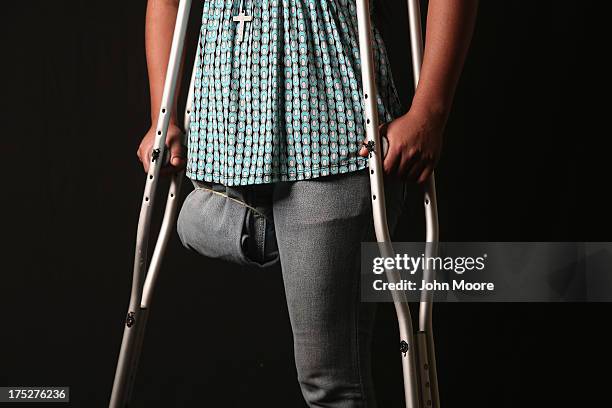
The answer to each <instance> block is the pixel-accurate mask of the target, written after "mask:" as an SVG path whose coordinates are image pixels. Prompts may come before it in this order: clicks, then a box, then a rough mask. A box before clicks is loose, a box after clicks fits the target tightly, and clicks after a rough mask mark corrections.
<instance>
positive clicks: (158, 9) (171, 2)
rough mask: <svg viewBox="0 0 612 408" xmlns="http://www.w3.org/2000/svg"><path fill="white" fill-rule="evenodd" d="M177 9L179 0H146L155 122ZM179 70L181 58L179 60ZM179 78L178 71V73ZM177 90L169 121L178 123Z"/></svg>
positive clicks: (148, 68)
mask: <svg viewBox="0 0 612 408" xmlns="http://www.w3.org/2000/svg"><path fill="white" fill-rule="evenodd" d="M177 11H178V0H149V1H148V2H147V14H146V23H145V49H146V57H147V72H148V74H149V88H150V94H151V121H152V125H153V126H155V124H156V122H157V117H158V116H159V109H160V105H161V100H162V94H163V90H164V82H165V80H166V72H167V68H168V60H169V58H170V48H171V47H172V36H173V33H174V25H175V22H176V14H177ZM181 71H182V61H181ZM179 78H180V75H179ZM177 96H178V87H177V92H176V95H175V98H174V101H173V104H172V106H171V108H170V112H171V116H170V123H171V124H175V125H176V124H177V123H178V122H177V114H176V100H177Z"/></svg>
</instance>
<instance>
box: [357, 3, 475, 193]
mask: <svg viewBox="0 0 612 408" xmlns="http://www.w3.org/2000/svg"><path fill="white" fill-rule="evenodd" d="M477 8H478V0H461V1H457V0H430V1H429V7H428V10H427V30H426V33H425V49H424V53H423V65H422V67H421V76H420V79H419V84H418V86H417V89H416V91H415V95H414V98H413V101H412V105H411V107H410V110H409V111H408V112H407V113H406V114H404V115H402V116H400V117H398V118H396V119H395V120H392V121H391V122H389V123H383V124H381V125H380V126H379V131H380V133H381V136H382V135H386V136H387V139H388V140H389V150H388V151H387V155H386V156H385V158H384V161H383V172H384V174H385V175H386V176H389V177H393V178H399V179H403V180H406V179H408V180H412V181H416V182H417V183H419V184H422V183H424V182H425V181H427V179H428V178H429V176H430V175H431V174H432V172H433V171H434V168H435V167H436V165H437V163H438V161H439V159H440V154H441V151H442V139H443V133H444V127H445V125H446V121H447V119H448V115H449V112H450V109H451V105H452V100H453V97H454V93H455V88H456V86H457V82H458V81H459V76H460V73H461V70H462V68H463V63H464V61H465V56H466V54H467V50H468V47H469V43H470V40H471V38H472V32H473V28H474V21H475V19H476V11H477ZM366 142H367V139H366ZM359 155H360V156H363V157H368V151H367V149H366V148H365V147H362V148H361V150H360V151H359Z"/></svg>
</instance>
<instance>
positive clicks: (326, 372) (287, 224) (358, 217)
mask: <svg viewBox="0 0 612 408" xmlns="http://www.w3.org/2000/svg"><path fill="white" fill-rule="evenodd" d="M368 171H369V170H368V169H364V170H362V171H356V172H350V173H345V174H339V175H333V176H324V177H320V178H315V179H309V180H300V181H296V182H283V183H279V184H278V185H277V186H276V188H275V191H274V196H273V213H274V220H275V229H276V238H277V242H278V249H279V253H280V258H281V268H282V272H283V281H284V286H285V292H286V296H287V305H288V309H289V316H290V321H291V326H292V329H293V337H294V339H293V340H294V348H295V350H294V352H295V360H296V367H297V372H298V380H299V382H300V387H301V389H302V393H303V395H304V398H305V399H306V402H307V403H308V404H309V406H311V407H333V408H341V407H342V408H349V407H351V408H352V407H368V408H373V407H375V406H376V402H375V396H374V389H373V385H372V379H371V370H370V352H369V349H370V339H371V332H372V327H373V321H374V315H375V307H376V304H375V303H361V302H360V288H359V284H360V248H361V242H362V241H373V240H375V237H374V235H373V234H374V232H373V231H374V228H373V220H372V206H371V201H370V183H369V173H368ZM385 186H386V187H387V188H386V196H387V201H388V202H387V208H388V222H389V224H390V228H392V229H393V228H394V227H395V224H396V223H397V219H398V217H399V212H400V209H401V207H402V205H401V203H402V201H403V197H404V184H403V183H401V182H399V181H391V182H390V181H388V180H386V181H385Z"/></svg>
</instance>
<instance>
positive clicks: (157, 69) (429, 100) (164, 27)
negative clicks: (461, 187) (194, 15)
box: [137, 0, 478, 184]
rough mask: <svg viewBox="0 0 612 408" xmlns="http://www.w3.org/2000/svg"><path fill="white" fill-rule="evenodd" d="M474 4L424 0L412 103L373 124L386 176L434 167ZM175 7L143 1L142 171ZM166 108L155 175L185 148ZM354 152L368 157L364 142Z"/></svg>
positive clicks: (422, 174)
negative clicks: (146, 115) (146, 90)
mask: <svg viewBox="0 0 612 408" xmlns="http://www.w3.org/2000/svg"><path fill="white" fill-rule="evenodd" d="M477 8H478V0H461V1H457V0H430V1H429V6H428V10H427V30H426V33H425V49H424V53H423V66H422V68H421V77H420V79H419V84H418V87H417V89H416V91H415V95H414V98H413V101H412V105H411V107H410V110H409V111H408V112H407V113H406V114H404V115H402V116H400V117H398V118H396V119H395V120H393V121H391V122H389V123H384V124H381V125H380V127H379V130H380V132H381V135H386V136H387V138H388V140H389V150H388V152H387V155H386V156H385V159H384V161H383V170H384V173H385V175H386V176H388V177H393V178H400V179H408V180H413V181H416V182H418V183H419V184H422V183H424V182H425V181H426V180H427V179H428V178H429V176H430V175H431V174H432V172H433V170H434V168H435V167H436V165H437V163H438V161H439V159H440V154H441V151H442V139H443V133H444V127H445V126H446V121H447V119H448V115H449V112H450V109H451V105H452V100H453V97H454V93H455V89H456V86H457V82H458V81H459V76H460V73H461V70H462V68H463V63H464V61H465V56H466V54H467V50H468V47H469V43H470V40H471V37H472V32H473V28H474V21H475V19H476V11H477ZM177 10H178V1H177V0H149V1H148V2H147V12H146V22H145V48H146V57H147V70H148V74H149V85H150V92H151V123H152V125H151V128H150V129H149V130H148V131H147V133H146V134H145V136H144V137H143V139H142V142H141V143H140V146H139V147H138V151H137V155H138V158H139V159H140V161H141V162H142V164H143V168H144V171H145V172H148V170H149V163H150V162H151V152H152V150H153V144H154V141H155V130H156V129H155V126H156V124H157V117H158V114H159V108H160V104H161V98H162V92H163V86H164V80H165V77H166V69H167V65H168V58H169V55H170V48H171V45H172V34H173V31H174V24H175V21H176V14H177ZM181 72H182V66H181ZM177 94H178V92H177ZM171 112H172V115H171V118H170V126H169V128H168V136H167V138H166V146H168V148H169V152H170V162H169V163H168V165H167V166H164V167H162V169H161V170H160V174H161V175H167V174H171V173H174V172H177V171H179V170H181V169H183V168H184V167H185V163H186V148H185V146H184V145H182V131H181V128H180V126H179V125H178V121H177V118H176V100H175V101H174V106H173V108H172V110H171ZM366 141H367V140H366ZM359 154H360V155H361V156H363V157H368V151H367V149H365V148H364V147H362V148H361V150H360V151H359Z"/></svg>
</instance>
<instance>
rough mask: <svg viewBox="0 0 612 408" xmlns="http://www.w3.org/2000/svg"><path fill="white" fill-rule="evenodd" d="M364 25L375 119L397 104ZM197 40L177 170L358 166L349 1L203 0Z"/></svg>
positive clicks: (258, 172) (378, 48) (305, 172)
mask: <svg viewBox="0 0 612 408" xmlns="http://www.w3.org/2000/svg"><path fill="white" fill-rule="evenodd" d="M370 15H371V17H372V16H373V7H372V6H370ZM372 30H373V36H374V41H373V51H374V60H375V63H374V65H375V69H376V82H377V87H378V95H377V104H378V113H379V118H380V122H381V123H383V122H388V121H391V120H392V119H394V118H396V117H398V116H400V115H401V114H402V113H403V112H402V106H401V103H400V100H399V97H398V94H397V90H396V89H395V85H394V84H393V79H392V75H391V70H390V66H389V62H388V59H387V54H386V51H385V46H384V43H383V41H382V38H381V36H380V33H379V32H378V30H377V29H376V27H375V26H373V27H372ZM199 44H200V52H199V54H198V55H197V56H196V58H197V60H196V70H195V84H194V93H193V95H194V100H193V106H194V109H193V112H192V113H191V119H190V126H189V137H188V146H187V147H188V155H187V168H186V175H187V177H189V178H191V179H195V180H199V181H202V180H203V181H208V182H213V183H220V184H224V185H227V186H233V185H248V184H261V183H274V182H277V181H294V180H304V179H311V178H315V177H320V176H325V175H329V174H337V173H346V172H350V171H356V170H361V169H363V168H365V167H367V162H368V159H367V158H364V157H361V156H359V154H358V152H359V149H360V147H361V142H362V141H363V139H364V138H365V127H364V102H363V98H362V94H363V93H362V85H361V68H360V66H361V64H360V59H359V58H360V56H359V55H360V53H359V36H358V28H357V10H356V6H355V0H205V1H204V12H203V15H202V26H201V31H200V38H199Z"/></svg>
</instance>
